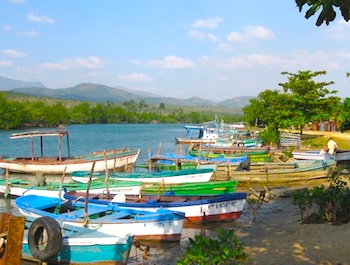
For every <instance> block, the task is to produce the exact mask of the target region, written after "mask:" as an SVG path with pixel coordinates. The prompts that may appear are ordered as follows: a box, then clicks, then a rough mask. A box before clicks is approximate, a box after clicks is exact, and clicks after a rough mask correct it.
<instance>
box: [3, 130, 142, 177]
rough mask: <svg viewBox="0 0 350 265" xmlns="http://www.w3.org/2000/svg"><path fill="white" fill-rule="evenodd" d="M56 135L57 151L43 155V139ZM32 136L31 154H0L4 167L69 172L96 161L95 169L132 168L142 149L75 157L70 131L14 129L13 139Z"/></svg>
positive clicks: (87, 168)
mask: <svg viewBox="0 0 350 265" xmlns="http://www.w3.org/2000/svg"><path fill="white" fill-rule="evenodd" d="M52 136H55V137H57V138H58V146H59V148H58V149H59V150H58V155H57V156H44V152H43V150H44V148H43V139H44V138H45V137H52ZM65 136H66V139H67V140H66V142H67V152H68V156H63V155H62V146H61V145H62V143H61V141H62V138H63V137H65ZM23 138H29V139H30V144H31V146H30V150H31V156H29V157H9V156H1V157H0V168H2V169H3V170H4V171H6V170H7V171H9V172H13V173H26V174H36V173H39V172H40V173H43V174H53V175H62V174H63V173H67V174H70V173H72V172H73V171H77V170H90V169H91V168H92V165H93V163H95V165H94V167H95V171H104V170H106V169H107V170H113V171H127V170H130V169H131V168H132V167H133V166H134V164H135V162H136V160H137V158H138V156H139V153H140V149H128V148H125V149H115V150H104V151H96V152H93V153H91V154H87V155H83V156H77V157H72V156H70V149H69V140H68V131H67V130H58V131H31V132H23V133H14V134H12V135H11V136H10V139H23ZM34 139H40V151H41V153H40V156H38V155H35V154H34V150H35V148H34Z"/></svg>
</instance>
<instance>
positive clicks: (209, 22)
mask: <svg viewBox="0 0 350 265" xmlns="http://www.w3.org/2000/svg"><path fill="white" fill-rule="evenodd" d="M222 21H223V20H222V18H220V17H216V18H209V19H198V20H196V22H194V23H193V24H192V25H191V27H192V28H208V29H215V28H217V27H218V25H219V24H220V23H221V22H222Z"/></svg>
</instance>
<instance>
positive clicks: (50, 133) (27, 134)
mask: <svg viewBox="0 0 350 265" xmlns="http://www.w3.org/2000/svg"><path fill="white" fill-rule="evenodd" d="M65 135H68V131H67V130H57V131H31V132H22V133H13V134H12V135H11V136H10V139H18V138H29V137H43V136H57V137H63V136H65Z"/></svg>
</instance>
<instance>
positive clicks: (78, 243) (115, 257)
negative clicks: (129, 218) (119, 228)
mask: <svg viewBox="0 0 350 265" xmlns="http://www.w3.org/2000/svg"><path fill="white" fill-rule="evenodd" d="M132 244H133V237H132V236H131V235H126V236H115V235H110V234H105V233H102V232H99V231H96V230H94V229H89V228H84V227H78V226H73V225H68V224H64V223H63V224H62V225H60V224H59V223H58V222H57V220H55V219H53V218H51V217H48V216H45V217H39V218H33V217H27V218H26V229H25V230H24V237H23V244H22V258H23V259H24V260H29V261H36V262H38V261H39V262H46V264H70V265H80V264H84V265H86V264H92V265H94V264H96V265H101V264H120V265H122V264H123V265H126V264H127V262H128V258H129V254H130V250H131V247H132Z"/></svg>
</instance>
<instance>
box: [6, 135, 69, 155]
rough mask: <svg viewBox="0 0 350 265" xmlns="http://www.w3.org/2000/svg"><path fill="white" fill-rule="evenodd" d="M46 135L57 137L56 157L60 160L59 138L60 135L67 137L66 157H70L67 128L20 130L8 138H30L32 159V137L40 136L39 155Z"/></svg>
mask: <svg viewBox="0 0 350 265" xmlns="http://www.w3.org/2000/svg"><path fill="white" fill-rule="evenodd" d="M47 136H56V137H58V159H59V160H60V161H61V160H62V143H61V139H62V137H64V136H66V137H67V149H68V157H70V150H69V139H68V131H67V130H55V131H30V132H21V133H13V134H12V135H11V136H10V139H19V138H30V143H31V156H32V160H34V142H33V138H34V137H40V150H41V157H43V156H44V150H43V137H47Z"/></svg>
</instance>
